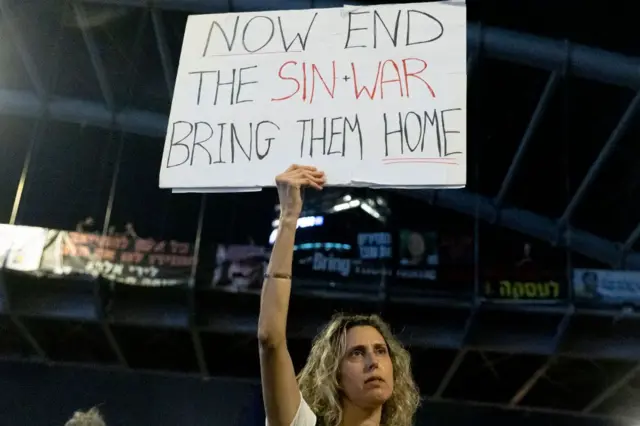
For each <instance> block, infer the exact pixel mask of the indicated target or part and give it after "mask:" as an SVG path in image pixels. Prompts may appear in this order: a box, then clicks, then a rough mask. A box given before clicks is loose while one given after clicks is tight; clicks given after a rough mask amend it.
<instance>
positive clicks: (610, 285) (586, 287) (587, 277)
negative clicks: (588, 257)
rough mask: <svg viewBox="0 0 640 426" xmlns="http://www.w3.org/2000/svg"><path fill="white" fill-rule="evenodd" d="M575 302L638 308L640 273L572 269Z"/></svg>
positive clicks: (639, 304) (639, 300)
mask: <svg viewBox="0 0 640 426" xmlns="http://www.w3.org/2000/svg"><path fill="white" fill-rule="evenodd" d="M573 294H574V297H575V299H576V302H584V303H592V304H596V305H597V304H601V305H634V306H640V271H612V270H605V269H574V270H573Z"/></svg>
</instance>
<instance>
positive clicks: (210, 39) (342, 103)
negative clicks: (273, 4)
mask: <svg viewBox="0 0 640 426" xmlns="http://www.w3.org/2000/svg"><path fill="white" fill-rule="evenodd" d="M465 18H466V14H465V7H464V6H463V5H459V4H447V3H446V2H445V3H426V4H409V5H392V6H379V7H359V8H335V9H318V10H303V11H287V12H261V13H240V14H214V15H198V16H190V17H189V20H188V23H187V28H186V31H185V36H184V42H183V47H182V54H181V58H180V67H179V70H178V76H177V80H176V87H175V91H174V92H175V94H174V98H173V103H172V106H171V115H170V118H169V125H168V130H167V137H166V142H165V149H164V154H163V159H162V165H161V172H160V186H161V187H168V188H178V189H179V188H183V189H185V188H189V189H193V190H198V189H201V190H206V189H207V188H232V187H235V188H248V187H262V186H270V185H272V184H273V178H274V176H275V175H276V174H277V173H278V172H280V171H282V170H283V169H284V168H286V167H287V166H288V165H289V164H291V163H304V164H313V165H316V166H318V167H320V168H322V169H324V170H325V171H326V172H327V176H328V179H329V184H334V185H371V186H375V185H388V186H440V187H442V186H463V185H464V184H465V181H466V173H465V169H466V150H465V148H466V28H465Z"/></svg>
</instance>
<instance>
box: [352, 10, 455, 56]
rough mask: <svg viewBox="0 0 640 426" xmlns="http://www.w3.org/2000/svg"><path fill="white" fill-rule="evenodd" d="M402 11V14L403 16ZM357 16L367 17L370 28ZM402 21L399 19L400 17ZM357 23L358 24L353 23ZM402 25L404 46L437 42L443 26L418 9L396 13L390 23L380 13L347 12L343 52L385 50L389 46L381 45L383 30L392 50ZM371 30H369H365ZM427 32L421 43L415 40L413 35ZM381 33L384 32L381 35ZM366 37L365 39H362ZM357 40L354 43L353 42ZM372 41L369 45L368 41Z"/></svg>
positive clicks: (364, 19) (442, 32) (434, 18)
mask: <svg viewBox="0 0 640 426" xmlns="http://www.w3.org/2000/svg"><path fill="white" fill-rule="evenodd" d="M403 12H404V13H403ZM359 15H368V16H367V18H368V19H369V22H370V25H365V22H366V21H367V18H364V17H361V18H358V16H359ZM403 17H404V19H401V18H403ZM356 20H358V23H356V22H355V21H356ZM401 26H403V27H404V29H403V31H404V36H405V37H404V40H405V46H412V45H415V44H423V43H430V42H433V41H436V40H438V39H439V38H440V37H442V36H443V34H444V25H443V24H442V22H440V20H438V18H436V17H435V16H433V15H430V14H428V13H426V12H422V11H420V10H414V9H409V10H398V12H397V14H396V16H395V20H394V22H393V24H392V23H391V19H389V18H387V20H386V21H385V19H384V18H383V17H382V15H381V14H380V12H379V11H377V10H374V11H373V13H371V12H370V11H361V12H349V15H348V17H347V37H346V41H345V44H344V48H345V49H351V48H356V47H370V46H371V45H373V48H374V49H377V48H385V47H387V46H388V45H387V44H386V43H380V41H381V40H380V39H379V37H380V34H381V33H382V31H381V29H384V32H385V33H386V36H383V37H386V38H387V39H388V40H389V42H390V44H391V45H392V46H393V47H397V46H398V40H399V33H400V29H401ZM369 28H371V29H372V30H371V31H367V30H369ZM427 31H428V34H429V35H428V36H423V37H426V38H424V39H421V40H416V39H415V37H416V36H415V34H414V32H420V33H423V34H424V33H425V32H427ZM382 34H384V33H382ZM365 37H366V38H365ZM354 38H355V39H356V40H355V41H354V40H353V39H354ZM371 40H372V41H373V42H372V43H370V42H369V41H371Z"/></svg>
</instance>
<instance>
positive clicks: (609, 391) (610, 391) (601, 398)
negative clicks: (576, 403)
mask: <svg viewBox="0 0 640 426" xmlns="http://www.w3.org/2000/svg"><path fill="white" fill-rule="evenodd" d="M638 373H640V363H638V364H636V366H635V367H633V368H631V369H630V370H629V371H627V372H626V373H625V374H624V375H623V376H622V377H620V378H619V379H618V380H616V382H615V383H613V384H612V385H611V386H609V387H608V388H606V389H605V390H604V391H602V393H601V394H600V395H598V396H596V397H595V398H593V400H592V401H591V402H590V403H589V404H587V406H586V407H584V409H583V410H582V412H583V413H590V412H591V411H593V409H594V408H597V407H598V406H599V405H600V404H602V403H603V402H605V401H606V400H607V399H609V398H611V397H612V396H613V395H614V394H615V393H616V392H618V391H619V390H620V389H622V388H623V387H625V386H626V385H627V383H629V382H630V381H631V380H632V379H633V378H634V377H636V375H638Z"/></svg>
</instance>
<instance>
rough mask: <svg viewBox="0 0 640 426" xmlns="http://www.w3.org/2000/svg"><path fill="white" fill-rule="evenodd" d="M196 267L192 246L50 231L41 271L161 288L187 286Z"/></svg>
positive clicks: (188, 244)
mask: <svg viewBox="0 0 640 426" xmlns="http://www.w3.org/2000/svg"><path fill="white" fill-rule="evenodd" d="M192 264H193V247H192V245H191V244H190V243H184V242H178V241H156V240H154V239H144V238H132V237H128V236H102V235H96V234H87V233H80V232H67V231H58V230H50V231H49V235H48V238H47V244H46V247H45V250H44V254H43V256H42V262H41V268H40V270H41V272H45V273H48V274H50V275H53V276H67V275H80V276H88V277H102V278H104V279H106V280H111V281H115V282H118V283H122V284H131V285H140V286H152V287H157V286H174V285H184V284H187V283H188V281H189V277H190V273H191V268H192Z"/></svg>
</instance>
